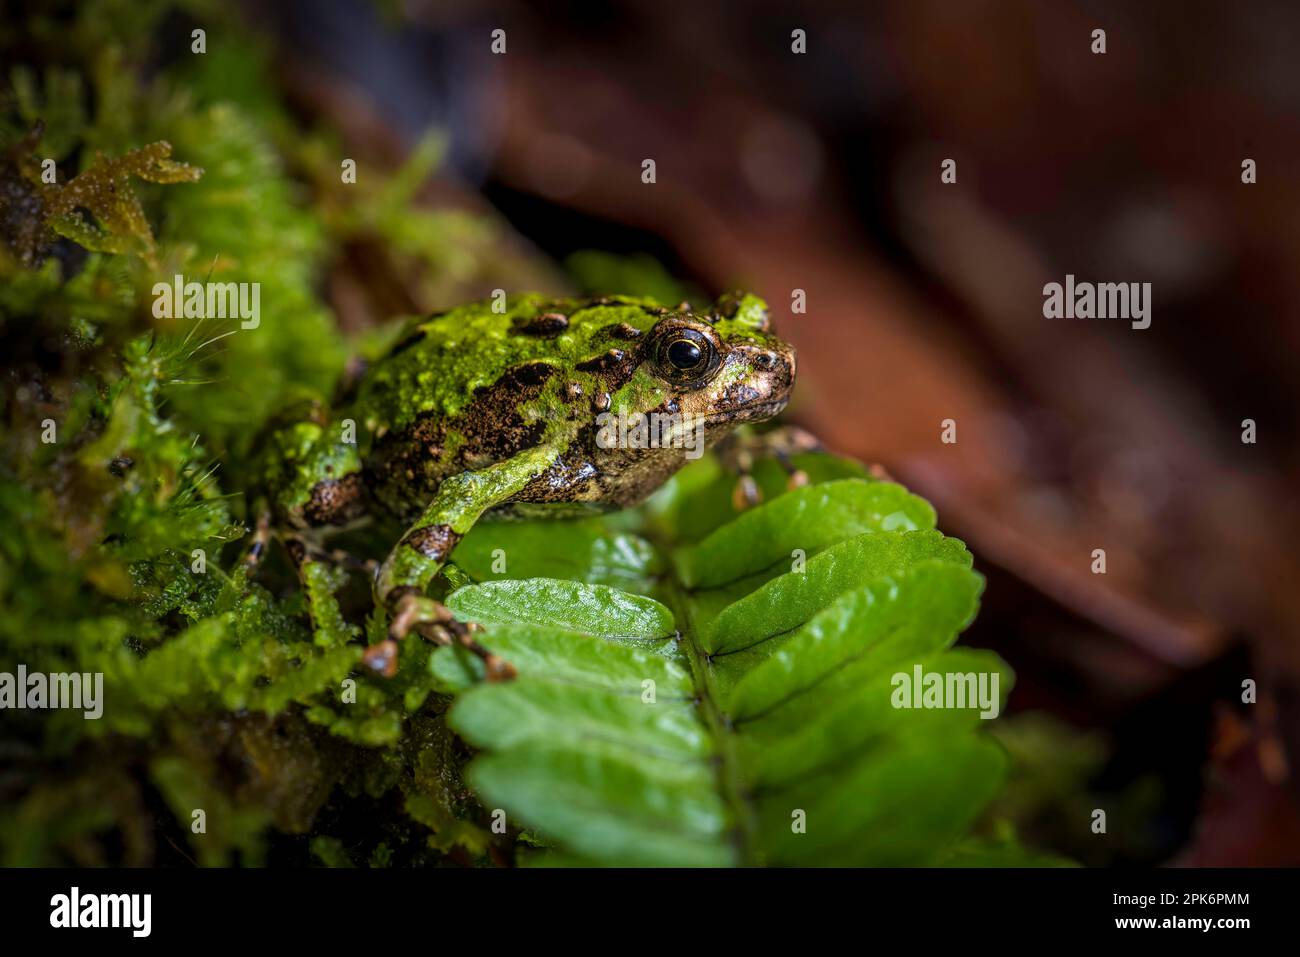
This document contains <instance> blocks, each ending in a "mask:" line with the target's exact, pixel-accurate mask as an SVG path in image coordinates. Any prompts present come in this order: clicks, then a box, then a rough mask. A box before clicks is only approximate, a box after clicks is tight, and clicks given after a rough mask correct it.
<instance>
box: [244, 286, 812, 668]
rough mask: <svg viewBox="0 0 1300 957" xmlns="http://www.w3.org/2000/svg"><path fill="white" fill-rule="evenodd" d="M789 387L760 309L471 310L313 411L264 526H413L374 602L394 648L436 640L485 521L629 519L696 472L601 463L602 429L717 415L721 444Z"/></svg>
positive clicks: (269, 471)
mask: <svg viewBox="0 0 1300 957" xmlns="http://www.w3.org/2000/svg"><path fill="white" fill-rule="evenodd" d="M683 339H684V340H687V342H688V343H689V344H688V345H686V346H683V345H681V344H680V343H679V340H683ZM794 372H795V365H794V352H793V350H792V349H791V348H790V346H789V345H787V344H786V343H785V342H783V341H782V340H780V339H778V338H777V337H775V336H774V335H772V334H771V333H769V332H768V320H767V313H766V308H765V306H764V304H763V302H762V301H761V300H759V299H758V298H756V297H754V296H740V295H737V296H728V297H724V298H723V299H721V300H719V302H718V303H716V304H715V305H714V306H713V307H712V308H710V309H709V310H707V311H705V312H698V313H692V312H690V311H688V309H686V308H680V307H679V308H678V309H666V308H664V307H661V306H658V305H656V304H654V303H652V302H649V301H646V300H640V299H632V298H627V297H608V298H601V299H561V300H557V299H551V298H547V297H544V296H541V295H535V294H534V295H525V296H521V297H518V298H515V299H513V300H511V301H510V302H509V304H508V305H507V306H506V309H505V311H504V312H503V313H502V312H494V311H493V309H492V305H491V303H476V304H473V305H468V306H463V307H461V308H458V309H454V310H452V311H450V312H447V313H444V314H442V315H439V316H435V317H433V318H427V319H422V320H420V321H417V322H414V323H412V324H411V325H410V326H409V327H408V328H407V329H406V330H405V331H404V332H403V333H402V335H401V336H400V337H399V339H398V342H397V345H396V346H394V348H393V349H392V350H391V352H390V353H389V354H388V355H387V356H386V357H384V358H383V359H381V360H379V361H378V362H376V363H375V364H374V365H373V366H371V367H370V368H369V369H367V370H365V371H364V373H362V375H361V377H360V378H359V380H358V381H357V382H356V383H355V384H354V386H353V387H352V388H351V390H350V393H351V394H350V396H349V397H348V398H347V399H346V400H345V401H344V402H343V403H342V404H341V405H340V407H339V408H338V409H336V410H334V411H333V412H332V413H327V412H326V411H325V410H324V409H322V408H320V407H311V408H308V409H306V410H305V411H306V412H307V414H306V415H305V416H304V417H303V418H302V419H301V420H300V421H297V422H294V423H292V424H290V425H287V426H284V427H282V428H279V429H278V430H277V431H275V432H274V433H273V434H272V435H271V437H270V439H269V441H268V444H267V446H266V448H267V454H266V456H265V457H264V459H263V461H264V463H265V465H264V479H265V484H266V487H267V489H268V496H269V500H270V503H271V510H272V513H273V516H272V519H271V522H272V523H273V524H274V525H275V526H277V527H278V528H281V529H287V530H290V534H291V535H292V536H293V537H295V538H307V539H308V540H310V538H311V537H312V530H316V529H321V528H324V527H326V526H345V525H349V524H352V523H354V522H356V521H358V520H360V519H362V518H364V517H366V516H369V515H373V514H376V513H379V514H384V515H387V516H390V517H393V518H396V519H398V520H400V521H401V522H403V523H407V524H408V525H409V528H408V531H407V532H406V534H405V535H404V536H403V537H402V538H401V540H400V541H399V542H398V543H397V545H395V546H394V547H393V549H392V551H390V552H389V554H388V557H387V558H386V559H385V560H384V562H383V564H382V565H381V566H380V568H379V571H378V574H377V575H376V578H375V598H376V600H377V601H378V602H380V603H381V604H383V605H384V606H385V607H386V608H387V609H388V610H389V611H390V613H391V614H392V622H393V625H392V637H393V638H401V637H403V636H404V635H405V634H406V633H407V632H408V631H410V630H417V631H420V632H421V633H423V634H426V636H430V637H438V636H436V635H431V634H430V629H431V628H432V629H435V630H436V628H437V627H438V626H444V627H445V626H446V625H448V623H449V622H450V621H451V619H450V615H449V614H448V613H447V611H446V609H444V608H442V606H440V605H438V604H437V603H436V602H434V601H432V600H431V599H428V598H426V597H425V596H424V592H425V589H426V588H427V586H428V585H429V584H430V583H431V582H432V581H433V579H434V578H435V577H436V576H437V574H438V572H439V570H440V569H441V568H442V566H443V565H444V563H445V562H446V560H447V558H448V556H449V555H450V553H451V551H452V549H453V548H455V546H456V544H457V542H459V541H460V539H461V537H462V536H464V535H465V533H466V532H468V531H469V529H470V528H471V527H472V526H473V525H474V523H475V522H476V521H478V519H479V518H480V517H481V516H483V515H484V513H488V512H491V513H496V514H515V515H534V514H572V513H574V512H575V511H578V512H580V511H584V510H590V509H611V508H624V507H627V506H630V505H634V504H636V503H637V502H640V501H641V500H642V499H644V498H645V497H646V496H647V495H649V494H650V493H651V492H653V491H654V490H655V489H656V488H658V487H659V486H660V485H661V484H662V483H663V482H664V480H665V479H667V478H668V477H669V476H670V475H671V474H672V473H673V472H675V471H676V470H677V469H679V468H680V467H681V466H682V465H684V464H685V463H686V461H687V458H686V453H685V450H683V449H671V448H660V449H626V448H610V449H605V448H600V447H599V446H598V444H597V442H596V436H597V434H598V432H599V428H598V425H597V416H598V415H599V414H600V413H601V412H607V411H608V412H613V413H616V414H617V413H620V412H621V413H623V414H631V413H633V412H642V413H650V412H667V413H673V412H676V413H691V414H694V415H700V416H707V424H706V431H705V435H706V439H707V441H708V443H709V444H712V443H714V442H716V441H717V440H718V439H719V438H721V437H722V436H723V435H725V434H726V433H727V432H729V431H730V430H731V429H733V428H734V427H735V426H737V425H739V424H741V423H744V422H753V421H758V420H762V419H766V418H769V417H771V416H773V415H775V414H776V413H777V412H779V411H780V410H781V409H782V408H783V407H784V406H785V403H786V401H787V399H788V397H789V393H790V389H791V387H792V385H793V382H794ZM442 637H445V636H442ZM372 657H373V658H374V662H372V663H375V666H376V667H380V666H381V665H384V666H386V665H387V664H388V661H387V660H386V659H384V658H383V655H378V654H377V655H375V656H372Z"/></svg>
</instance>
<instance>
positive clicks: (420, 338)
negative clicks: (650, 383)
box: [352, 294, 667, 513]
mask: <svg viewBox="0 0 1300 957" xmlns="http://www.w3.org/2000/svg"><path fill="white" fill-rule="evenodd" d="M666 312H667V310H665V309H664V308H663V307H661V306H659V305H657V304H655V303H653V302H650V301H648V300H641V299H634V298H630V297H605V298H600V299H591V298H587V299H555V298H551V297H547V296H544V295H540V294H530V295H524V296H520V297H517V298H515V299H513V300H511V301H510V302H509V304H508V305H507V307H506V309H505V311H504V312H493V311H492V308H491V304H490V303H476V304H472V305H468V306H463V307H460V308H458V309H453V310H452V311H450V312H447V313H443V314H441V315H438V316H434V317H431V318H427V319H422V320H417V321H414V322H412V323H411V324H410V325H408V326H407V328H406V329H405V330H404V331H403V334H402V335H401V336H400V337H399V338H398V342H397V345H396V346H394V347H393V349H392V350H391V352H390V353H389V354H388V355H387V356H386V357H384V358H383V359H382V360H380V361H379V362H377V363H376V364H375V365H374V366H373V367H372V368H371V369H370V371H369V372H368V373H367V374H366V376H365V378H364V380H363V381H362V383H361V384H360V387H359V389H358V392H357V396H356V399H355V401H354V403H353V407H352V412H353V414H354V415H355V417H356V418H357V420H358V424H359V425H361V426H362V428H361V432H362V436H361V438H362V441H363V443H365V444H366V445H367V446H369V447H368V448H367V450H366V458H367V460H368V461H369V462H370V467H371V469H372V480H373V482H374V485H375V488H376V492H377V494H378V495H379V497H380V499H381V501H382V503H383V504H384V505H385V506H386V507H388V508H389V509H390V510H392V511H396V512H399V513H405V512H408V511H410V510H411V509H413V508H415V507H417V503H420V502H423V501H424V500H425V499H426V498H427V495H428V493H429V492H430V491H432V490H433V489H435V488H436V487H437V485H438V484H439V483H440V482H441V480H442V479H443V478H444V477H445V476H447V475H449V474H453V473H456V472H459V471H464V470H465V469H472V468H482V467H483V466H485V465H488V464H491V463H492V462H496V461H501V460H502V459H505V458H508V457H510V456H511V455H513V454H515V453H516V452H518V451H520V450H521V449H523V448H526V447H529V446H533V445H537V444H539V443H540V442H541V441H542V439H543V437H544V436H545V435H546V434H547V433H548V432H551V433H554V432H555V431H556V430H563V429H565V428H576V427H577V426H578V424H579V423H581V422H585V421H589V420H590V419H591V418H592V417H594V415H595V414H596V412H597V411H598V410H599V405H600V402H601V401H602V396H607V395H608V393H609V392H610V391H613V390H616V389H617V388H618V387H619V385H621V383H622V381H625V379H626V377H627V376H629V375H630V374H631V371H632V369H633V367H634V365H635V362H634V359H633V351H634V348H635V344H636V340H637V339H639V338H640V337H641V336H642V335H644V334H645V333H646V332H647V331H649V329H650V328H651V327H652V326H653V325H654V323H655V322H656V321H657V320H658V318H659V317H660V316H661V315H662V314H664V313H666Z"/></svg>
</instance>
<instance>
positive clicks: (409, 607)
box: [362, 591, 516, 681]
mask: <svg viewBox="0 0 1300 957" xmlns="http://www.w3.org/2000/svg"><path fill="white" fill-rule="evenodd" d="M475 628H476V626H475V625H471V624H467V623H466V622H463V621H457V620H456V616H455V615H453V614H452V613H451V611H450V609H448V608H447V607H446V606H445V605H443V604H442V603H441V602H437V601H434V600H433V599H432V598H429V597H427V596H425V595H421V594H419V593H418V592H415V591H408V592H405V593H403V594H402V595H401V596H400V597H398V599H397V601H396V603H395V604H394V605H393V616H392V619H391V621H390V622H389V625H388V639H387V640H386V641H381V642H380V643H379V644H377V645H372V646H371V647H370V648H367V649H366V653H365V656H363V658H362V660H363V661H364V662H365V663H366V664H367V665H369V666H370V667H372V668H374V669H375V670H376V671H379V672H380V673H381V674H384V675H385V677H391V673H390V672H389V671H386V670H384V669H389V668H390V669H391V672H392V673H396V670H397V642H399V641H401V640H402V639H403V638H405V637H406V636H407V635H408V634H410V633H411V632H415V633H416V634H418V635H419V636H420V637H421V638H423V639H425V640H426V641H430V642H433V643H434V644H435V645H460V646H461V647H462V648H464V649H465V650H466V651H468V652H470V653H471V654H473V655H475V656H477V657H478V658H479V659H481V660H482V662H483V667H484V668H485V669H486V671H487V680H488V681H508V680H510V679H511V678H513V677H514V676H515V674H516V672H515V669H514V666H513V665H511V664H510V662H508V661H506V660H505V659H504V658H500V657H498V656H497V655H494V654H492V652H490V651H488V650H487V649H486V648H484V647H483V646H482V645H480V644H479V643H478V642H477V641H475V640H474V631H475Z"/></svg>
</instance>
